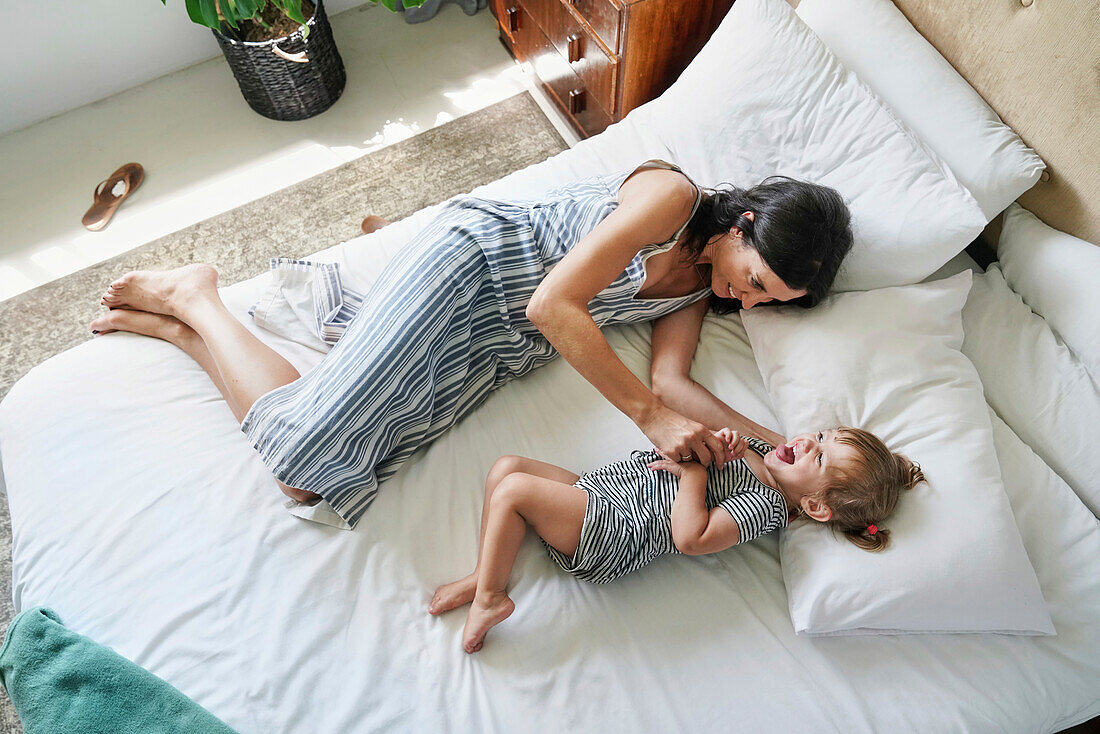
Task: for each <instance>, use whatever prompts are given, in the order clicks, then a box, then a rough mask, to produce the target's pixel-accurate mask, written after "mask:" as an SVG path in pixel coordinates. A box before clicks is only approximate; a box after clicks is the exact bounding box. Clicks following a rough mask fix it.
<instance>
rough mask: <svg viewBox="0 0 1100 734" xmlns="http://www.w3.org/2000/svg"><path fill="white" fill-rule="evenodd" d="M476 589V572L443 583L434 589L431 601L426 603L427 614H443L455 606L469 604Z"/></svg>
mask: <svg viewBox="0 0 1100 734" xmlns="http://www.w3.org/2000/svg"><path fill="white" fill-rule="evenodd" d="M475 591H477V574H476V573H472V574H470V575H469V576H467V577H466V578H463V579H459V580H458V581H452V582H451V583H449V584H444V585H443V586H440V587H439V588H438V589H436V590H435V595H434V596H432V600H431V602H430V603H429V604H428V614H443V612H449V611H451V610H452V609H454V608H455V607H460V606H462V605H463V604H469V603H470V602H472V601H473V600H474V592H475Z"/></svg>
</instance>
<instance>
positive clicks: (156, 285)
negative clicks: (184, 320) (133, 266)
mask: <svg viewBox="0 0 1100 734" xmlns="http://www.w3.org/2000/svg"><path fill="white" fill-rule="evenodd" d="M217 288H218V271H217V270H215V269H214V268H213V267H211V266H210V265H185V266H184V267H182V268H176V269H175V270H162V271H161V270H135V271H133V272H130V273H126V275H124V276H122V277H121V278H119V279H118V280H116V281H115V282H114V283H111V285H109V286H107V292H106V293H104V294H103V298H102V299H100V303H102V304H103V305H104V306H107V307H108V308H129V309H133V310H136V311H148V312H150V313H157V314H166V315H168V316H176V317H179V316H181V314H182V305H183V301H184V300H185V299H186V298H187V297H189V296H193V295H199V294H205V295H210V294H211V293H213V294H214V295H216V294H217ZM204 292H205V293H204Z"/></svg>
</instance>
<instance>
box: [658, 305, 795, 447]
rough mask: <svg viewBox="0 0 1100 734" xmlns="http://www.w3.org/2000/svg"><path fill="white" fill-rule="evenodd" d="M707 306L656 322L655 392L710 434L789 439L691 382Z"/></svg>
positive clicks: (770, 440) (778, 440)
mask: <svg viewBox="0 0 1100 734" xmlns="http://www.w3.org/2000/svg"><path fill="white" fill-rule="evenodd" d="M707 308H708V304H707V302H706V301H699V302H698V303H694V304H692V305H691V306H688V307H687V308H684V309H681V310H679V311H676V312H675V313H670V314H668V315H667V316H662V317H661V318H659V319H657V320H656V321H654V322H653V361H652V363H651V365H650V376H651V378H652V384H653V392H654V394H656V395H657V397H658V398H659V399H660V400H661V402H663V403H664V404H665V405H667V406H668V407H670V408H672V409H673V410H676V411H678V412H680V413H681V414H683V415H684V416H687V417H688V418H691V419H693V420H696V421H699V422H700V423H702V424H703V425H705V426H707V427H709V428H710V429H711V430H715V431H717V430H719V429H721V428H732V429H733V430H735V431H739V432H741V433H745V434H748V435H750V436H757V437H759V438H762V439H764V440H765V441H767V442H768V443H770V444H771V445H773V446H778V445H779V444H781V443H785V442H786V439H785V438H784V437H783V436H781V435H779V434H778V433H776V432H775V431H771V430H768V429H767V428H764V426H762V425H760V424H759V423H756V422H754V421H751V420H749V419H748V418H746V417H745V416H743V415H741V414H740V413H738V412H737V411H736V410H734V409H733V408H731V407H730V406H728V405H726V404H725V403H723V402H722V401H721V400H719V399H718V398H716V397H715V396H714V395H713V394H712V393H711V392H710V391H709V390H707V389H706V388H705V387H703V386H702V385H700V384H699V383H697V382H695V381H694V380H692V379H691V360H692V359H693V358H694V357H695V349H696V347H697V346H698V344H699V334H700V332H701V331H702V328H703V317H704V316H706V313H707Z"/></svg>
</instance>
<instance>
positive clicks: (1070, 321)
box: [997, 204, 1100, 426]
mask: <svg viewBox="0 0 1100 734" xmlns="http://www.w3.org/2000/svg"><path fill="white" fill-rule="evenodd" d="M997 259H998V260H999V261H1000V262H1001V268H1002V269H1003V270H1004V276H1005V280H1006V281H1008V285H1009V286H1010V287H1011V288H1012V290H1014V291H1016V292H1017V293H1019V294H1020V295H1021V296H1023V299H1024V303H1026V304H1027V305H1028V306H1031V308H1032V309H1033V310H1034V311H1035V313H1037V314H1039V315H1040V316H1042V317H1043V318H1044V319H1046V321H1047V323H1048V324H1050V326H1051V328H1052V329H1054V332H1055V333H1056V334H1058V336H1060V337H1061V338H1062V340H1063V341H1065V343H1066V344H1067V345H1068V346H1069V348H1070V349H1071V350H1073V353H1074V354H1075V355H1077V358H1078V359H1080V360H1081V362H1082V363H1083V364H1084V365H1085V367H1086V368H1087V369H1088V370H1089V372H1091V373H1092V377H1093V379H1094V380H1097V381H1098V382H1100V247H1097V246H1096V245H1094V244H1092V243H1089V242H1086V241H1085V240H1082V239H1078V238H1077V237H1074V236H1073V235H1069V234H1066V233H1065V232H1060V231H1058V230H1057V229H1054V228H1053V227H1051V226H1049V225H1047V224H1045V223H1044V222H1043V221H1042V220H1040V219H1039V218H1038V217H1037V216H1035V215H1034V214H1032V213H1031V212H1029V211H1028V210H1027V209H1024V208H1023V207H1021V206H1020V205H1019V204H1013V205H1012V206H1010V207H1009V208H1008V211H1006V212H1005V216H1004V226H1003V227H1002V229H1001V240H1000V243H999V245H998V246H997ZM1096 419H1100V416H1096ZM1093 425H1094V426H1095V425H1097V424H1096V423H1094V424H1093Z"/></svg>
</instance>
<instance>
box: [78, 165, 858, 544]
mask: <svg viewBox="0 0 1100 734" xmlns="http://www.w3.org/2000/svg"><path fill="white" fill-rule="evenodd" d="M851 242H852V236H851V231H850V228H849V214H848V210H847V208H846V207H845V205H844V203H843V201H842V200H841V198H840V196H839V195H838V194H837V193H836V192H835V191H832V190H831V189H827V188H824V187H820V186H815V185H812V184H806V183H802V182H798V181H794V180H791V179H786V178H775V179H769V180H768V181H766V182H764V183H763V184H761V185H759V186H756V187H753V188H752V189H749V190H745V191H742V190H738V189H731V190H729V191H713V192H709V193H707V192H704V191H702V190H701V189H699V188H698V187H697V186H695V184H694V183H692V182H691V181H690V180H689V179H688V178H687V177H686V176H685V175H684V174H683V173H682V172H680V170H679V169H678V168H677V167H676V166H673V165H672V164H669V163H665V162H663V161H647V162H646V163H643V164H642V165H641V166H639V167H637V168H635V169H632V170H630V171H625V172H620V173H615V174H610V175H607V176H600V177H596V178H592V179H586V180H584V181H580V182H577V183H574V184H571V185H569V186H566V187H563V188H561V189H558V190H556V191H554V192H551V194H550V195H548V197H547V199H546V200H545V201H540V202H522V203H506V202H496V201H488V200H484V199H477V198H473V197H463V198H459V199H456V200H453V201H451V202H449V203H448V204H447V205H446V206H445V207H444V209H443V210H442V212H441V213H440V215H439V216H438V217H437V218H436V219H435V220H434V221H433V222H432V223H431V224H429V225H428V227H426V228H425V230H424V231H423V232H421V233H420V234H419V235H417V236H416V237H415V238H414V239H413V240H412V241H411V242H410V243H409V244H408V246H407V247H406V248H405V249H404V250H402V251H401V252H400V253H399V254H398V255H397V256H395V257H394V259H393V260H392V261H391V262H390V263H389V264H388V265H387V266H386V268H385V269H384V270H383V272H382V274H381V275H380V277H379V279H378V281H377V282H376V283H375V284H374V285H373V286H372V288H371V290H370V292H369V293H367V294H365V296H362V297H360V296H358V295H354V294H350V293H347V292H345V293H344V294H343V297H344V300H343V303H344V304H345V306H346V305H347V304H348V303H355V304H358V303H359V300H360V298H362V303H361V306H360V307H358V308H357V309H350V310H351V311H354V313H352V314H351V317H350V318H348V319H344V320H342V317H340V316H338V317H337V318H336V319H335V320H334V321H333V322H332V323H331V324H329V326H330V327H332V328H345V330H344V332H343V334H342V336H341V337H340V338H339V339H338V341H337V342H336V344H335V346H334V347H333V349H332V350H331V351H330V352H329V354H328V355H327V356H326V357H325V359H324V360H322V362H321V363H320V364H319V365H318V366H317V367H316V368H315V369H313V370H311V371H310V372H308V373H307V374H306V375H304V376H301V377H299V375H298V373H297V371H296V370H295V369H294V368H293V367H292V366H291V365H290V364H289V363H287V362H286V361H285V360H284V359H283V358H282V357H280V356H279V355H278V354H276V353H275V352H274V351H273V350H271V349H270V348H268V347H267V346H265V345H264V344H263V343H261V342H260V341H259V340H258V339H256V338H255V337H254V336H252V335H251V334H250V333H249V332H248V330H247V329H245V328H244V327H243V326H242V325H241V324H240V323H239V322H237V320H236V319H235V318H234V317H233V316H232V314H230V313H229V311H228V310H227V309H226V308H225V306H224V304H222V302H221V299H220V298H219V296H218V292H217V273H216V272H215V271H214V269H213V268H211V267H209V266H201V265H196V266H188V267H186V268H180V269H179V270H174V271H169V272H165V273H153V272H135V273H128V274H127V275H125V276H124V277H123V278H121V279H120V280H118V281H116V282H115V283H113V284H112V285H111V286H110V287H109V288H108V289H107V293H106V294H105V295H104V297H103V299H102V301H101V302H102V303H103V304H104V305H106V306H108V307H109V308H111V309H112V311H111V312H110V313H108V314H107V315H105V316H103V317H102V318H100V319H97V320H96V321H95V322H93V323H92V330H93V332H95V333H104V332H107V331H111V330H118V329H122V330H127V331H135V332H138V333H143V334H148V335H150V336H156V337H159V338H162V339H167V340H168V341H171V342H172V343H174V344H176V345H177V346H179V347H180V348H181V349H183V350H184V351H186V352H187V353H188V354H190V355H191V356H192V357H193V358H194V359H195V360H196V361H198V362H199V364H200V365H202V367H203V368H204V369H205V370H206V372H207V373H208V374H209V375H210V377H211V379H213V380H214V382H215V384H216V385H217V386H218V388H219V390H220V391H221V392H222V394H223V395H224V396H225V398H226V400H227V401H228V403H229V405H230V406H231V407H232V409H233V411H234V414H235V415H236V416H237V418H238V420H240V421H241V422H242V430H243V431H244V432H245V434H246V435H247V436H248V437H249V439H250V440H251V441H252V444H253V446H255V447H256V449H257V450H258V451H259V452H260V456H261V458H262V459H263V460H264V463H265V464H266V465H267V466H268V467H269V468H270V469H271V470H272V472H273V474H274V475H275V478H276V480H278V482H279V484H280V487H281V488H282V490H283V491H284V493H286V494H287V495H288V496H290V497H291V498H293V499H295V500H297V501H298V502H299V503H301V504H302V505H317V504H318V503H319V504H320V508H321V509H320V510H316V509H313V510H308V511H307V510H304V509H301V510H292V511H295V514H299V515H301V516H303V517H309V518H311V519H315V520H319V521H322V522H328V523H330V524H336V525H339V526H343V527H352V526H354V525H355V524H356V522H358V520H359V518H360V517H361V516H362V514H363V512H364V511H365V510H366V508H367V506H368V505H369V504H370V503H371V501H372V500H373V498H374V496H375V494H376V492H377V486H378V483H379V482H380V481H381V480H383V479H385V478H387V477H388V476H390V475H392V474H393V473H394V472H396V471H397V469H398V468H399V467H400V466H401V464H403V463H404V462H405V460H407V459H408V458H409V456H411V455H412V454H413V453H414V452H415V451H416V450H417V449H418V448H420V447H421V446H423V445H425V444H427V443H428V442H430V441H432V440H433V439H435V438H436V437H438V436H439V435H440V434H442V433H443V432H444V431H445V430H447V429H448V428H449V427H450V426H452V425H453V424H454V423H455V422H456V421H457V420H458V419H460V418H461V417H462V416H464V415H465V414H467V413H468V412H470V411H471V410H472V409H473V408H474V407H476V406H477V405H478V404H480V403H481V402H482V401H483V400H484V399H485V397H486V396H487V395H488V394H489V392H490V391H491V390H493V389H494V388H496V387H498V386H500V385H501V384H503V383H504V382H507V381H508V380H511V379H514V378H515V377H518V376H520V375H523V374H525V373H526V372H528V371H530V370H531V369H534V368H535V367H538V366H541V365H543V364H546V363H547V362H549V361H550V360H551V359H553V358H554V357H555V356H557V354H559V353H560V354H562V355H564V356H565V358H566V359H567V360H568V361H569V363H570V364H571V365H572V366H573V367H574V368H575V369H576V370H577V371H578V372H580V374H581V375H582V376H583V377H585V379H587V380H588V381H589V382H590V383H592V385H593V386H595V387H596V388H597V389H598V390H599V391H600V392H601V393H602V394H603V395H604V396H605V397H606V398H607V399H608V400H609V401H610V402H611V403H612V404H613V405H615V406H616V407H617V408H618V409H619V410H621V411H622V412H624V413H625V414H626V415H627V416H629V417H630V418H631V419H632V420H633V421H634V422H635V423H636V424H637V425H638V427H639V428H640V429H641V430H642V432H643V433H645V435H646V436H647V437H648V438H649V439H650V440H651V441H652V442H653V445H654V446H655V447H657V448H658V449H659V450H660V452H661V453H662V454H664V455H665V456H667V457H669V458H672V459H679V458H681V457H683V458H684V459H687V458H690V457H695V458H697V459H698V460H699V461H701V462H702V463H704V464H710V462H712V461H715V462H717V463H718V464H719V465H722V464H724V463H725V461H726V460H727V458H728V457H727V450H726V448H725V447H724V446H723V444H722V441H721V440H720V439H718V438H716V437H715V436H714V434H713V433H712V431H711V430H709V429H708V426H711V427H714V428H718V427H720V426H721V425H725V418H724V416H725V415H726V414H727V413H726V411H729V410H730V409H729V408H728V407H727V406H725V405H724V404H723V403H722V402H721V401H719V400H718V399H717V398H715V397H714V396H713V395H711V394H710V393H709V392H707V391H706V390H705V389H703V388H701V387H699V386H698V385H695V384H694V383H692V382H691V381H690V379H689V378H688V368H689V367H690V364H691V359H692V355H693V354H694V351H695V343H696V341H697V339H698V335H699V331H700V328H701V325H702V320H703V316H704V314H705V312H706V310H707V307H708V302H713V303H714V304H715V305H716V306H717V307H719V308H729V307H733V306H737V305H740V306H741V307H742V308H752V307H753V306H755V305H757V304H759V303H766V302H771V301H794V302H798V303H801V304H803V305H813V304H814V303H816V302H817V301H818V300H820V298H821V297H822V296H823V295H824V293H825V292H826V291H827V290H828V288H829V286H830V285H831V283H832V281H833V278H834V277H835V275H836V272H837V269H838V268H839V266H840V262H841V260H842V259H843V257H844V255H845V254H846V253H847V251H848V249H849V248H850V247H851ZM292 266H293V264H292ZM324 299H325V300H328V301H329V302H331V303H335V304H339V303H341V293H340V289H339V284H338V283H334V284H333V285H332V290H331V291H329V292H328V293H327V294H325V296H324ZM335 310H338V309H335ZM348 311H349V309H348V308H345V309H343V312H342V313H343V315H344V316H347V315H348V314H347V313H346V312H348ZM638 321H655V324H654V331H653V355H654V357H653V385H654V389H653V390H652V391H651V390H650V389H649V388H647V387H646V386H645V385H644V384H643V383H642V382H641V381H640V380H638V379H637V378H636V377H635V376H634V374H633V373H631V372H630V370H629V369H627V367H626V366H625V365H624V364H623V363H622V361H621V360H620V359H619V358H618V357H617V356H616V355H615V353H614V352H613V351H612V349H611V347H610V346H609V345H608V343H607V340H606V339H605V338H604V337H603V334H602V333H601V331H600V327H601V326H604V325H607V324H613V323H628V322H638ZM761 430H763V429H761ZM762 435H767V434H766V433H765V434H762ZM321 499H323V500H324V502H323V503H320V502H319V501H320V500H321ZM329 509H331V512H329Z"/></svg>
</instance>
